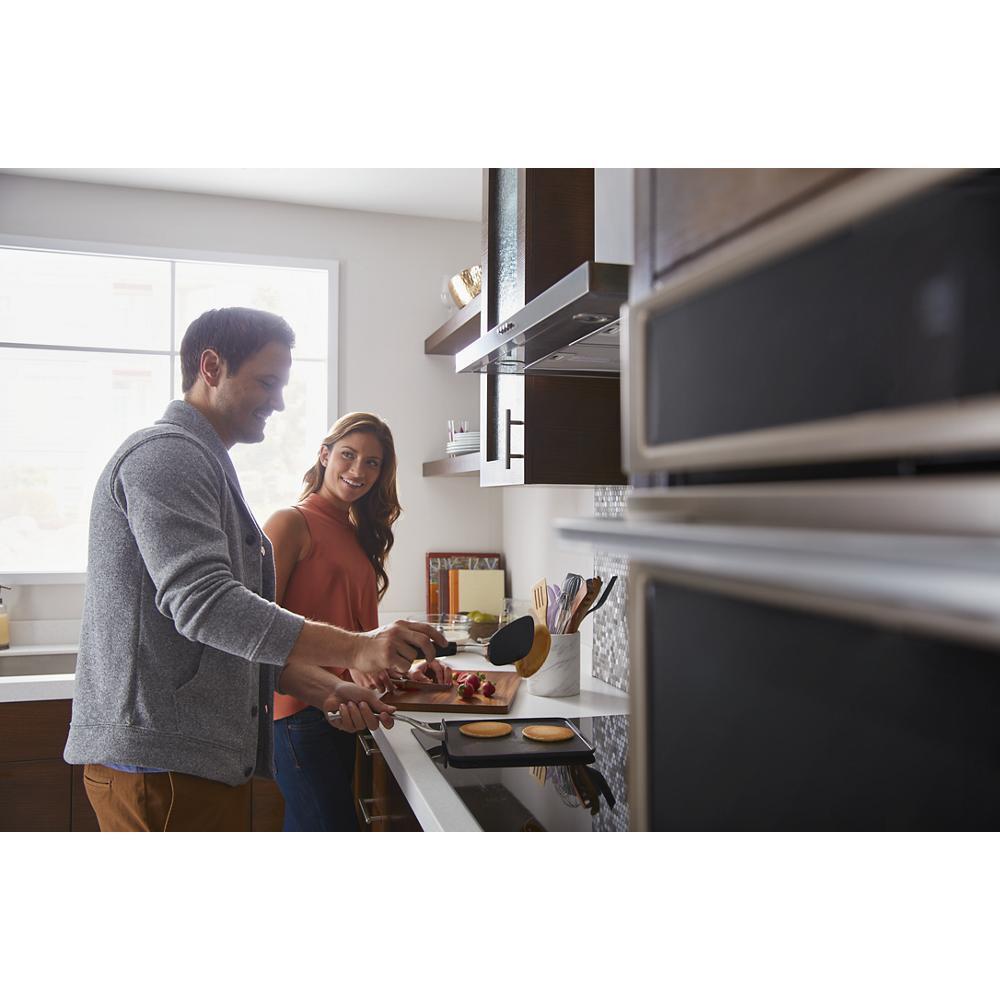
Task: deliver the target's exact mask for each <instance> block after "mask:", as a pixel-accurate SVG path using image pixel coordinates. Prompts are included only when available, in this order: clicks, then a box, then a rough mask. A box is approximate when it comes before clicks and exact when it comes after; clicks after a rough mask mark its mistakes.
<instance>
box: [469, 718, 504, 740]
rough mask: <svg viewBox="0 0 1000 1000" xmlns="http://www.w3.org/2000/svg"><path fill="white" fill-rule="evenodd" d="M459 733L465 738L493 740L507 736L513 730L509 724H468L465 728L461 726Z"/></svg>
mask: <svg viewBox="0 0 1000 1000" xmlns="http://www.w3.org/2000/svg"><path fill="white" fill-rule="evenodd" d="M458 731H459V732H460V733H461V734H462V735H463V736H475V737H476V739H480V740H492V739H496V737H497V736H506V735H507V734H508V733H509V732H511V731H512V730H511V725H510V723H509V722H467V723H466V724H465V725H464V726H459V727H458Z"/></svg>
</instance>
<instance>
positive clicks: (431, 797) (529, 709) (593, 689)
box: [375, 653, 629, 832]
mask: <svg viewBox="0 0 1000 1000" xmlns="http://www.w3.org/2000/svg"><path fill="white" fill-rule="evenodd" d="M448 663H449V664H450V666H451V667H452V669H453V670H470V669H476V670H483V669H486V668H487V667H488V668H489V669H490V670H505V669H510V670H513V667H509V668H507V667H490V666H489V665H488V664H486V665H485V667H484V661H483V658H482V657H481V656H476V655H475V654H473V653H463V654H460V655H459V656H453V657H449V660H448ZM628 710H629V699H628V693H627V692H625V691H619V690H618V688H614V687H612V686H611V685H610V684H605V683H604V682H603V681H599V680H597V679H596V678H594V677H591V676H590V675H589V674H583V675H581V678H580V693H579V694H578V695H573V696H572V697H570V698H540V697H538V696H537V695H532V694H529V693H528V690H527V687H526V681H523V680H522V681H521V684H520V686H519V687H518V690H517V695H516V696H515V698H514V704H513V705H512V706H511V710H510V712H509V713H508V714H507V715H475V714H471V713H470V714H469V715H464V714H461V713H457V712H455V713H452V712H449V713H448V715H447V717H448V718H449V719H495V720H500V719H531V718H544V717H546V716H553V715H555V716H562V717H565V718H570V719H576V718H587V717H590V716H594V715H626V714H628ZM406 714H407V715H413V716H414V717H415V718H418V719H424V720H426V721H428V722H440V721H441V718H442V713H441V712H437V713H436V714H435V713H433V712H410V711H407V713H406ZM375 742H376V743H377V744H378V746H379V749H380V750H381V751H382V755H383V757H385V761H386V763H387V764H388V765H389V768H390V770H391V771H392V773H393V776H394V777H395V779H396V781H397V783H398V784H399V787H400V788H401V789H402V791H403V794H404V795H405V796H406V798H407V801H408V802H409V803H410V808H411V809H412V810H413V812H414V814H415V815H416V817H417V820H418V821H419V822H420V825H421V826H422V827H423V828H424V830H428V831H442V830H444V831H449V832H468V831H474V832H478V831H479V830H480V829H481V827H480V826H479V824H478V823H477V822H476V821H475V819H473V816H472V813H470V812H469V810H468V809H467V808H466V806H465V804H464V803H463V802H462V800H461V799H460V798H459V797H458V794H457V793H456V792H455V790H454V789H453V788H452V787H451V785H450V784H448V781H447V779H446V778H445V777H444V775H443V774H441V772H440V771H439V770H438V768H437V766H436V765H435V763H434V762H433V761H432V760H431V759H430V757H428V756H427V753H426V752H425V751H424V749H423V747H421V746H420V744H419V743H418V742H417V741H416V739H414V737H413V731H412V729H411V728H410V727H409V726H408V725H406V723H405V722H400V723H397V724H396V725H394V726H393V727H392V729H388V730H387V729H380V730H379V731H378V732H376V733H375Z"/></svg>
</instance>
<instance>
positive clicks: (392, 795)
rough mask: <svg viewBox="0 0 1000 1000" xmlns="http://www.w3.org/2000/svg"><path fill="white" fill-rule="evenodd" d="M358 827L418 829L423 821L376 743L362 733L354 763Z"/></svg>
mask: <svg viewBox="0 0 1000 1000" xmlns="http://www.w3.org/2000/svg"><path fill="white" fill-rule="evenodd" d="M354 793H355V802H356V805H357V813H358V827H359V829H361V830H363V831H365V832H369V833H393V832H396V833H400V832H418V831H420V829H421V827H420V823H419V822H418V821H417V817H416V816H415V815H414V814H413V810H412V809H410V804H409V803H408V802H407V801H406V796H405V795H404V794H403V791H402V789H401V788H400V787H399V785H398V784H397V782H396V779H395V778H394V777H393V776H392V771H391V770H390V769H389V765H388V764H386V762H385V758H384V757H383V756H382V753H381V751H380V750H379V749H378V746H377V744H376V743H375V738H374V737H372V736H370V735H368V734H367V733H362V734H361V736H360V737H359V739H358V750H357V757H356V758H355V765H354Z"/></svg>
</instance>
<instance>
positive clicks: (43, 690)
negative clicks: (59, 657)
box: [0, 674, 73, 703]
mask: <svg viewBox="0 0 1000 1000" xmlns="http://www.w3.org/2000/svg"><path fill="white" fill-rule="evenodd" d="M72 697H73V674H18V675H15V676H12V677H0V703H2V702H5V701H58V700H59V699H60V698H72Z"/></svg>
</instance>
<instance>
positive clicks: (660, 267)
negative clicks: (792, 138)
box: [630, 169, 862, 301]
mask: <svg viewBox="0 0 1000 1000" xmlns="http://www.w3.org/2000/svg"><path fill="white" fill-rule="evenodd" d="M861 172H862V171H860V170H846V169H838V170H825V169H809V170H806V169H802V170H784V169H780V170H771V169H759V170H758V169H744V170H739V169H724V170H723V169H719V170H676V169H675V170H668V169H662V170H637V171H636V187H635V218H636V260H635V263H636V267H635V268H634V269H633V272H632V287H631V291H630V297H631V299H632V300H633V301H634V300H635V299H637V298H639V297H641V296H643V295H646V294H648V293H649V291H650V290H651V288H652V287H653V286H654V285H655V284H656V282H658V281H659V280H661V279H662V278H663V277H664V276H665V275H667V274H668V273H670V272H671V271H673V270H674V269H676V268H678V267H680V266H682V265H683V264H685V263H686V262H688V261H690V260H692V259H693V258H696V257H698V256H700V255H701V254H703V253H707V252H708V251H709V250H712V249H713V248H715V247H716V246H718V245H719V244H721V243H724V242H726V241H729V240H732V239H733V238H735V237H737V236H739V235H741V234H742V233H744V232H746V231H748V230H750V229H752V228H754V227H756V226H758V225H760V224H761V223H762V222H765V221H766V220H767V219H769V218H771V217H773V216H777V215H780V214H782V213H784V212H787V211H788V210H790V209H791V208H794V207H795V206H797V205H799V204H800V203H802V202H805V201H808V200H810V199H812V198H815V197H816V196H817V195H818V194H820V193H822V192H823V191H825V190H827V189H828V188H831V187H834V186H835V185H838V184H842V183H843V182H844V181H846V180H850V179H851V178H853V177H855V176H857V175H858V174H859V173H861Z"/></svg>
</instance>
